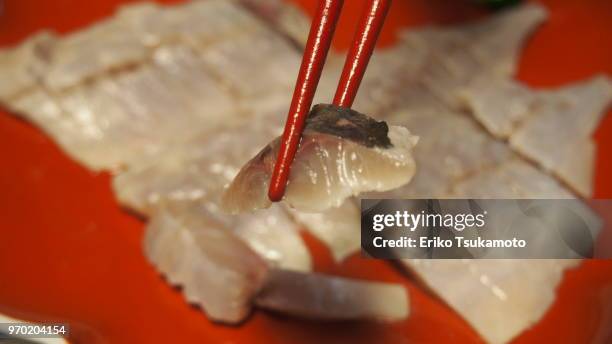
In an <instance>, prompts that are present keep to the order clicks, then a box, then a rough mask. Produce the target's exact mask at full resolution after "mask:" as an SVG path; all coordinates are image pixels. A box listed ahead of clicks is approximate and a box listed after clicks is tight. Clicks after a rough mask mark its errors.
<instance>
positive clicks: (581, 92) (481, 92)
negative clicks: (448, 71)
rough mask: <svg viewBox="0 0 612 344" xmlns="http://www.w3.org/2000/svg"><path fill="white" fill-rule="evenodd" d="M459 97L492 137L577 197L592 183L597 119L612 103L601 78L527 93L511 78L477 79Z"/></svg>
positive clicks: (608, 86) (610, 89) (607, 83)
mask: <svg viewBox="0 0 612 344" xmlns="http://www.w3.org/2000/svg"><path fill="white" fill-rule="evenodd" d="M459 96H460V97H461V98H462V99H463V100H464V101H465V104H466V105H467V107H468V108H469V109H470V111H471V112H472V113H473V114H474V117H475V118H476V119H478V120H479V121H480V122H481V123H482V124H483V125H484V126H485V127H486V128H487V129H488V130H489V131H490V132H491V133H492V134H493V135H495V136H497V137H500V138H502V139H506V140H509V141H510V145H511V146H512V148H513V149H514V150H516V151H517V152H519V153H521V154H523V155H525V156H526V157H528V158H529V159H532V160H533V161H535V162H536V163H537V164H539V165H540V166H542V167H543V168H544V169H545V170H548V171H551V172H552V173H554V174H555V175H557V176H558V177H559V178H560V179H562V180H563V181H564V182H566V183H567V184H568V185H569V186H570V187H571V188H572V189H574V190H575V191H577V192H578V193H580V194H581V195H583V196H590V195H591V193H592V183H593V180H592V179H593V174H592V171H593V165H594V158H595V144H594V142H593V140H592V139H591V135H592V134H593V132H594V130H595V128H596V126H597V123H598V122H599V120H600V119H601V117H602V116H603V114H604V113H605V110H606V108H607V106H608V104H609V103H610V102H611V101H612V84H611V83H610V81H609V80H608V78H606V77H596V78H593V79H590V80H588V81H585V82H581V83H578V84H574V85H571V86H566V87H563V88H560V89H557V90H546V91H533V90H530V89H529V88H527V87H525V86H523V85H520V84H519V83H518V82H515V81H511V80H495V79H486V80H479V81H478V82H475V83H474V84H473V85H471V86H469V87H467V88H466V89H465V90H462V91H461V92H460V94H459Z"/></svg>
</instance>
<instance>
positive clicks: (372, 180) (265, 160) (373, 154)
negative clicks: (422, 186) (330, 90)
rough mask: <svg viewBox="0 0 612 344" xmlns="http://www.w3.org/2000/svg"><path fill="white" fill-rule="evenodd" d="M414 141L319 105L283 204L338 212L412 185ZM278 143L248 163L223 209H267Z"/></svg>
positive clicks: (399, 129) (383, 126)
mask: <svg viewBox="0 0 612 344" xmlns="http://www.w3.org/2000/svg"><path fill="white" fill-rule="evenodd" d="M416 142H417V138H416V137H415V136H412V135H411V134H410V132H409V131H408V130H407V129H405V128H402V127H391V128H388V127H387V125H386V124H385V123H384V122H377V121H375V120H373V119H371V118H369V117H367V116H365V115H363V114H359V113H357V112H355V111H352V110H349V109H342V108H338V107H335V106H333V105H317V106H315V107H314V108H313V110H312V111H311V113H310V114H309V117H308V120H307V123H306V128H305V130H304V134H303V137H302V140H301V143H300V147H299V149H298V152H297V154H296V158H295V160H294V161H293V164H292V172H291V175H290V178H289V181H288V185H287V190H286V192H285V197H284V201H285V202H286V203H288V204H289V205H290V206H291V207H294V208H296V209H299V210H304V211H322V210H325V209H328V208H331V207H338V206H340V205H341V204H342V202H343V201H344V200H345V199H346V198H347V197H350V196H354V195H357V194H359V193H362V192H366V191H374V190H376V191H384V190H388V189H393V188H396V187H398V186H400V185H403V184H406V183H408V182H409V181H410V179H411V178H412V176H413V175H414V172H415V164H414V160H413V158H412V149H413V147H414V145H415V144H416ZM278 148H279V139H276V140H274V141H272V143H270V144H269V145H267V146H266V147H265V148H264V149H263V150H262V151H260V152H259V154H257V155H256V156H255V157H254V158H253V159H252V160H251V161H249V162H248V163H247V164H246V165H245V166H244V167H243V168H242V169H241V170H240V172H239V173H238V175H237V176H236V178H235V179H234V180H233V181H232V183H231V184H230V186H229V187H228V189H227V191H226V193H225V195H224V198H223V206H224V208H225V209H226V210H228V211H229V212H231V213H240V212H244V211H251V210H253V209H261V208H266V207H268V206H270V201H269V199H268V196H267V191H268V185H269V180H270V176H271V174H272V170H273V168H274V162H275V161H276V156H277V154H278Z"/></svg>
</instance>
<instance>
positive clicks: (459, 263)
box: [404, 259, 579, 343]
mask: <svg viewBox="0 0 612 344" xmlns="http://www.w3.org/2000/svg"><path fill="white" fill-rule="evenodd" d="M404 262H405V264H406V265H408V266H409V267H410V269H412V270H413V271H415V272H416V273H417V274H418V277H419V278H420V279H421V280H422V282H424V283H425V285H426V286H428V287H429V288H431V289H432V290H433V291H434V292H435V294H436V295H438V296H439V297H440V298H441V299H442V300H444V301H445V302H446V303H448V304H449V305H450V306H451V307H452V308H453V309H455V310H457V311H459V313H460V314H461V315H462V316H463V317H464V318H465V319H466V320H467V322H468V323H469V324H470V325H472V326H473V327H474V329H476V331H478V333H480V334H481V335H482V337H483V338H484V339H485V340H486V341H487V342H488V343H507V342H509V341H510V340H511V339H513V338H514V337H515V336H516V335H517V334H518V333H521V332H522V331H523V330H525V329H526V328H529V327H531V326H532V325H534V324H535V323H536V322H538V320H540V318H541V317H542V316H543V315H544V313H545V312H546V311H547V310H548V308H549V307H550V306H551V305H552V303H553V302H554V300H555V289H556V286H557V285H558V284H559V282H560V281H561V278H562V277H563V272H564V270H565V269H567V268H571V267H574V266H576V265H578V263H579V261H576V260H554V259H552V260H545V259H534V260H512V259H494V260H486V259H479V260H449V259H446V260H414V259H413V260H405V261H404Z"/></svg>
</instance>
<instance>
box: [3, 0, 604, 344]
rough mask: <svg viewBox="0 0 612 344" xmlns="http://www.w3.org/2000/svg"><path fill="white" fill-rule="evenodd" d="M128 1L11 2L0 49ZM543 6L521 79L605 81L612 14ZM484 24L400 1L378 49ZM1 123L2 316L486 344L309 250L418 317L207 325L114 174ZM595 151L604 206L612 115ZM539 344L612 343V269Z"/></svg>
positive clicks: (349, 19)
mask: <svg viewBox="0 0 612 344" xmlns="http://www.w3.org/2000/svg"><path fill="white" fill-rule="evenodd" d="M123 2H128V1H121V0H89V1H81V0H53V1H49V0H5V1H4V6H3V8H2V14H1V16H0V45H2V46H7V45H11V44H14V43H17V42H19V41H20V40H22V39H24V38H25V37H27V36H28V35H29V34H31V33H33V32H35V31H37V30H39V29H42V28H53V29H55V30H57V31H59V32H69V31H73V30H76V29H78V28H81V27H84V26H85V25H87V24H89V23H91V22H92V21H95V20H99V19H101V18H103V17H105V16H107V15H110V14H111V13H113V11H114V9H115V8H116V7H117V5H119V3H123ZM163 2H168V3H170V2H179V1H163ZM296 2H297V3H298V4H299V5H300V6H302V7H303V8H304V9H306V10H307V11H308V12H309V13H311V14H312V13H313V12H314V9H315V7H316V1H314V0H311V1H306V0H301V1H296ZM364 2H365V1H363V0H359V1H357V0H351V1H346V4H345V11H344V13H343V16H342V19H341V21H340V24H339V29H338V37H337V39H336V42H335V43H334V44H335V47H336V48H338V49H343V48H346V47H348V44H349V42H350V40H351V38H352V35H353V31H354V29H355V23H356V22H357V18H358V17H359V12H360V9H361V8H362V7H363V5H364ZM542 3H543V4H544V5H546V7H547V8H548V9H549V10H550V14H551V15H550V20H549V21H548V22H547V23H546V24H545V25H544V26H542V27H541V28H540V29H539V30H538V31H537V33H536V34H535V36H534V37H533V39H531V40H530V41H529V44H528V45H527V47H526V49H525V51H524V53H523V55H522V58H521V62H520V69H519V73H518V78H519V79H521V80H523V81H525V82H526V83H528V84H529V85H532V86H534V87H551V86H557V85H562V84H564V83H568V82H572V81H577V80H581V79H583V78H587V77H589V76H591V75H593V74H595V73H607V74H608V75H610V74H611V73H612V1H609V0H589V1H587V0H584V1H578V0H547V1H542ZM483 15H486V12H485V11H483V10H482V9H481V8H478V7H476V6H474V5H472V4H470V3H468V2H464V1H459V0H455V1H448V0H413V1H408V0H396V1H395V2H394V4H393V7H392V8H391V11H390V14H389V18H388V22H387V23H386V26H385V28H384V31H383V33H382V38H381V42H380V45H381V46H383V45H390V44H393V41H394V39H395V38H394V37H395V36H394V35H395V33H396V32H397V30H398V29H400V28H404V27H410V26H419V25H424V24H432V23H442V24H447V23H457V22H462V21H466V20H471V19H474V18H478V17H481V16H483ZM296 73H297V71H296ZM0 77H1V76H0ZM331 96H332V95H330V97H331ZM0 112H2V113H0V313H5V314H8V315H11V316H14V317H18V318H23V319H27V320H32V321H41V322H50V321H53V322H67V323H69V324H70V325H71V330H72V331H71V335H70V340H71V341H72V342H75V343H102V342H105V343H157V342H178V343H219V342H223V343H329V342H331V343H336V342H352V343H367V342H373V341H376V342H377V343H437V342H453V343H480V342H481V341H482V340H481V339H480V338H479V337H478V335H477V334H476V333H475V332H474V330H472V329H471V328H470V327H469V326H468V325H467V324H466V322H465V321H464V320H463V319H462V318H461V317H459V316H458V315H457V314H455V313H454V312H453V311H452V310H451V309H449V308H448V307H447V306H445V305H443V304H442V303H440V302H439V301H438V300H436V299H435V298H433V297H431V296H430V295H428V294H426V293H425V292H424V291H422V290H421V289H419V288H418V287H417V286H416V285H415V284H414V283H413V281H411V280H410V279H409V278H408V277H406V276H404V275H402V273H400V272H399V271H398V270H396V269H395V268H394V267H393V266H391V265H389V264H388V263H385V262H383V261H376V260H366V259H362V258H360V257H357V256H355V257H352V258H350V259H349V260H348V261H346V262H344V263H343V264H341V265H335V264H333V262H332V259H331V256H330V254H329V252H328V251H327V250H326V249H325V248H324V247H323V245H322V244H321V243H319V242H317V241H316V240H314V239H313V238H310V237H308V238H307V242H308V245H309V246H310V248H311V249H313V250H314V252H315V265H316V269H317V270H319V271H323V272H329V273H334V274H338V275H343V276H352V277H359V278H364V279H373V280H382V281H389V282H396V283H402V284H403V285H405V286H406V287H407V288H408V290H409V292H410V296H411V299H412V305H411V306H412V314H411V316H410V318H409V319H408V320H406V321H404V322H400V323H395V324H375V323H355V322H350V323H340V324H330V323H324V324H321V323H316V322H306V321H300V320H295V319H290V318H287V317H282V316H278V315H274V314H269V313H265V312H262V311H256V312H255V313H254V314H253V316H252V317H251V318H250V319H249V321H247V322H246V323H245V324H243V325H241V326H238V327H227V326H220V325H216V324H213V323H211V322H210V321H208V320H207V319H206V317H205V316H204V314H203V313H202V312H201V311H200V310H198V309H197V308H195V307H192V306H190V305H188V304H186V303H185V301H184V300H183V298H182V296H181V294H180V292H179V291H178V290H176V289H174V288H172V287H170V286H169V285H168V284H166V283H165V282H164V281H163V279H162V278H161V277H160V276H159V275H158V274H157V273H156V272H155V270H154V269H153V268H152V267H151V266H150V265H149V264H148V263H147V261H146V260H145V258H144V257H143V254H142V250H141V241H142V235H143V228H144V226H143V223H142V222H141V221H139V220H138V219H136V218H134V217H132V216H130V215H129V214H128V213H126V212H124V211H122V209H121V208H120V207H119V205H118V204H117V201H116V200H115V198H114V196H113V193H112V192H111V189H110V177H109V175H108V174H105V173H102V174H96V173H92V172H89V171H87V170H86V169H84V168H83V167H81V166H79V165H78V164H77V163H75V162H73V161H71V160H70V159H69V158H68V157H67V156H66V155H65V154H63V153H62V152H61V151H60V149H59V148H58V147H57V146H56V145H55V144H54V143H53V142H52V141H51V139H49V138H48V137H47V136H45V135H44V134H43V133H42V132H41V131H40V130H38V129H36V128H34V127H33V126H32V125H30V124H28V123H25V122H23V121H20V120H18V119H16V118H14V117H13V116H11V114H10V113H7V112H6V111H2V110H0ZM432 120H435V118H434V119H432ZM596 139H597V142H598V144H599V151H598V159H597V172H596V173H597V175H596V197H598V198H611V196H612V181H611V180H610V176H612V116H608V117H607V118H606V119H605V120H604V121H603V123H602V124H601V127H600V128H599V130H598V132H597V134H596ZM608 216H610V215H608ZM544 340H546V341H547V342H548V341H550V342H554V343H612V261H586V262H584V263H583V264H582V265H581V267H580V268H578V269H575V270H572V271H570V272H568V273H567V274H566V276H565V279H564V281H563V283H562V284H561V286H560V288H559V292H558V297H557V300H556V302H555V304H554V305H553V307H552V308H551V309H550V310H549V312H548V313H547V314H546V315H545V316H544V318H543V319H542V320H541V321H540V322H539V323H538V324H536V325H535V326H534V327H533V328H532V329H530V330H528V331H526V332H525V333H523V334H522V335H521V336H520V337H518V338H517V339H516V340H515V343H541V342H542V341H544Z"/></svg>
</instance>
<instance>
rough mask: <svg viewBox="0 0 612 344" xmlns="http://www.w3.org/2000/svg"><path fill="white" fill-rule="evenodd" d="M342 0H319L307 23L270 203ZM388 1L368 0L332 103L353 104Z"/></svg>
mask: <svg viewBox="0 0 612 344" xmlns="http://www.w3.org/2000/svg"><path fill="white" fill-rule="evenodd" d="M343 2H344V1H343V0H321V1H320V2H319V7H318V9H317V13H316V15H315V17H314V19H313V22H312V24H311V27H310V33H309V35H308V41H307V42H306V47H305V50H304V56H303V58H302V64H301V66H300V71H299V73H298V78H297V81H296V84H295V90H294V92H293V98H292V100H291V105H290V107H289V113H288V115H287V123H286V124H285V130H284V131H283V135H282V138H281V143H280V149H279V152H278V156H277V158H276V164H275V165H274V171H273V172H272V178H271V180H270V188H269V190H268V197H269V198H270V200H271V201H272V202H278V201H280V200H281V199H282V198H283V195H284V194H285V187H286V186H287V180H288V179H289V172H290V169H291V163H292V162H293V159H294V158H295V153H296V152H297V149H298V147H299V144H300V139H301V137H302V131H303V130H304V124H305V122H306V117H307V116H308V112H309V111H310V107H311V106H312V99H313V97H314V94H315V91H316V89H317V84H318V83H319V79H320V78H321V73H322V71H323V66H324V65H325V58H326V57H327V52H328V51H329V47H330V45H331V40H332V37H333V35H334V30H335V28H336V23H337V21H338V17H339V16H340V12H341V10H342V5H343ZM390 3H391V1H390V0H370V2H369V5H368V7H367V8H366V10H365V12H364V14H363V16H362V18H361V21H360V23H359V27H358V29H357V33H356V34H355V39H354V42H353V45H352V47H351V49H350V50H349V53H348V55H347V59H346V62H345V64H344V68H343V70H342V75H341V76H340V82H339V84H338V89H337V90H336V95H335V96H334V101H333V103H334V104H335V105H338V106H344V107H350V106H351V105H352V104H353V101H354V99H355V95H356V94H357V90H358V89H359V85H360V83H361V80H362V78H363V74H364V73H365V70H366V67H367V65H368V62H369V60H370V56H371V55H372V51H373V50H374V46H375V45H376V40H377V38H378V34H379V33H380V29H381V27H382V25H383V23H384V20H385V17H386V14H387V12H388V9H389V5H390Z"/></svg>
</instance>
